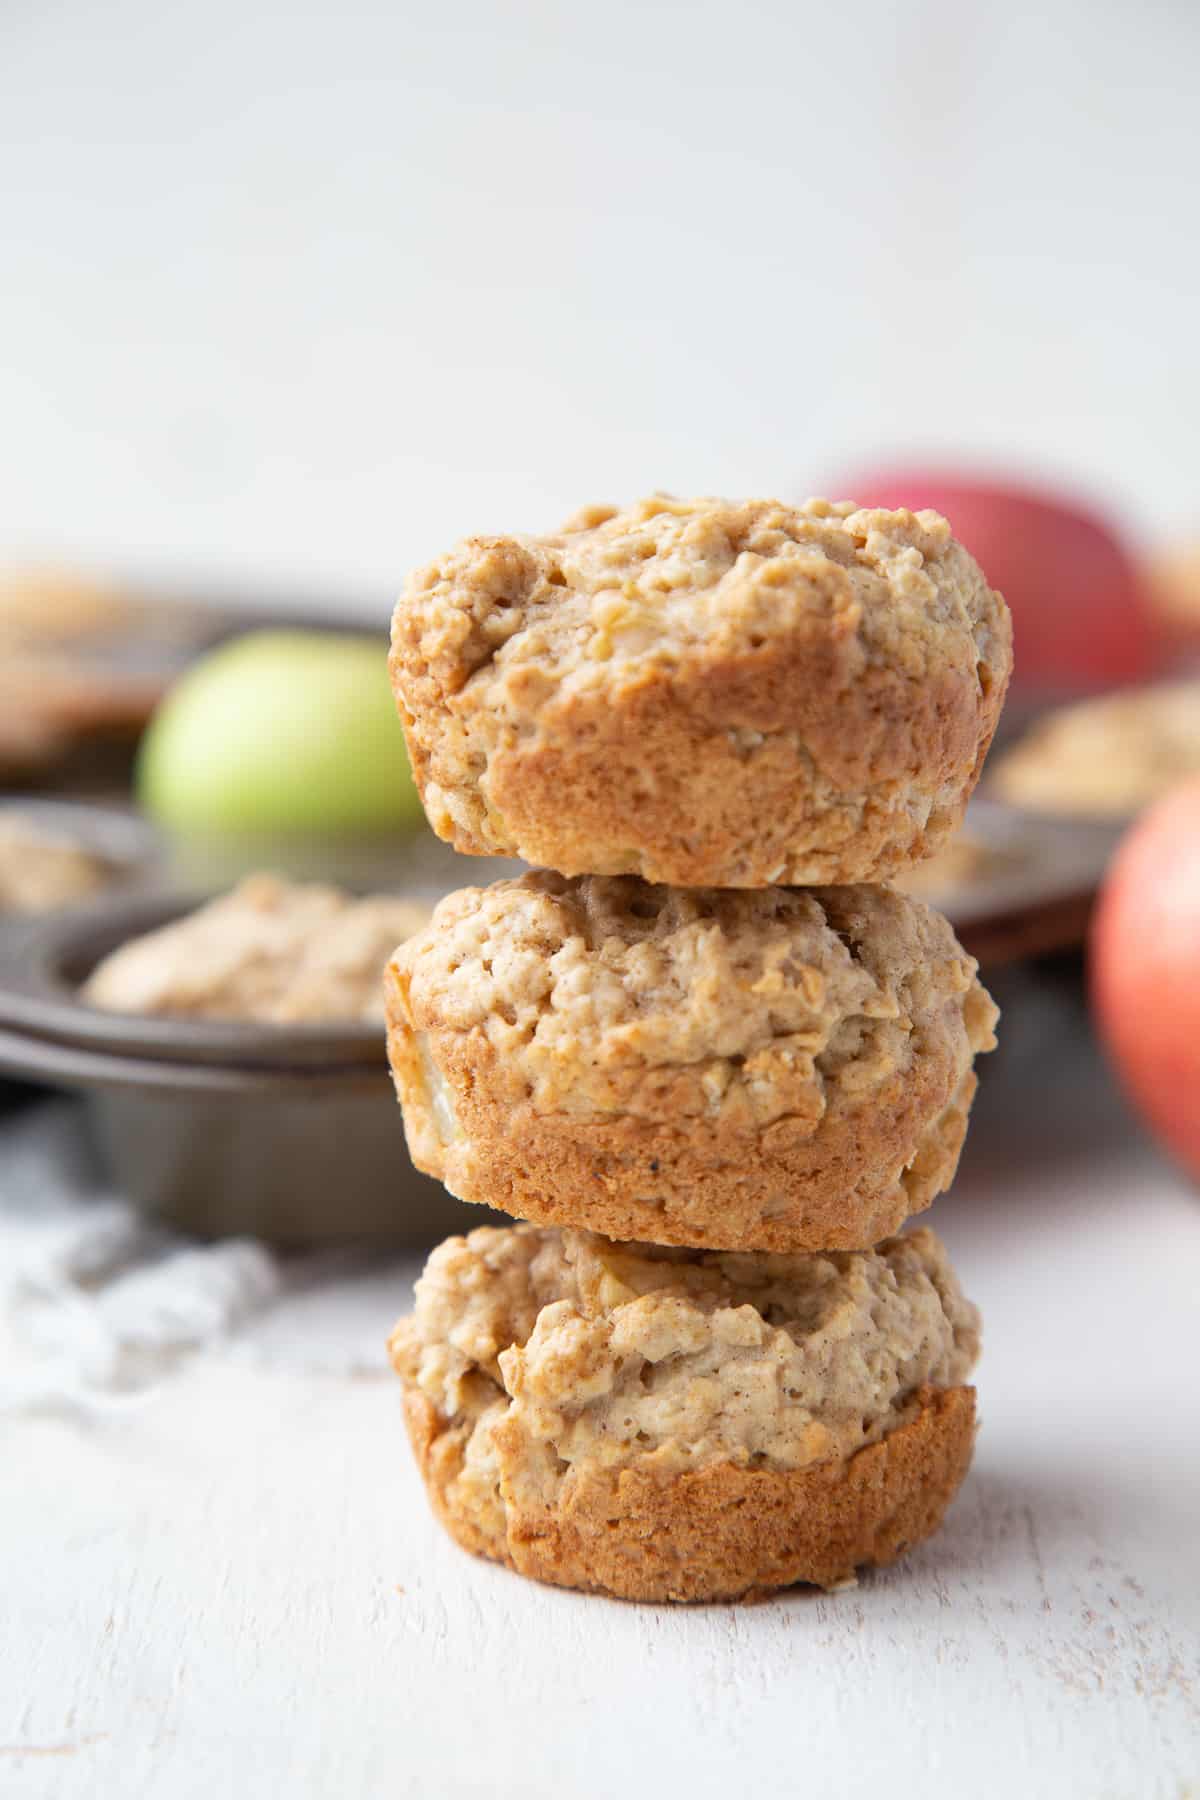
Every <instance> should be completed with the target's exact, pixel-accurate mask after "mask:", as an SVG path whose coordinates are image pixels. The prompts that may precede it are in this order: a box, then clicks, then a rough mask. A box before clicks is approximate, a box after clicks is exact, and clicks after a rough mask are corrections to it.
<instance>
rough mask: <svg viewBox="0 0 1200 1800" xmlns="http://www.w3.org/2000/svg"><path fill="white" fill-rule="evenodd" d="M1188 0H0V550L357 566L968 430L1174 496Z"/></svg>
mask: <svg viewBox="0 0 1200 1800" xmlns="http://www.w3.org/2000/svg"><path fill="white" fill-rule="evenodd" d="M1198 94H1200V8H1198V7H1196V6H1194V5H1191V4H1189V3H1188V0H1139V3H1138V4H1134V3H1133V0H1049V3H1048V4H1045V3H1044V4H1041V5H1038V6H1036V7H1034V6H1030V7H1021V6H1017V7H1010V6H1005V7H984V6H982V5H973V4H970V3H969V0H967V3H964V0H911V3H909V4H906V5H904V6H903V7H901V6H898V5H887V4H882V3H880V0H876V3H873V4H862V5H859V6H857V7H840V8H835V7H825V6H822V7H816V6H811V5H804V4H788V3H787V0H741V4H739V5H733V4H729V3H728V0H726V3H725V4H723V5H717V4H712V3H710V0H688V3H686V4H683V3H680V4H673V3H669V0H668V3H665V4H653V3H651V0H608V3H607V4H605V5H603V6H598V5H591V6H584V5H579V4H575V5H572V4H567V3H565V0H564V3H560V4H553V3H551V0H505V3H504V4H499V3H493V4H488V3H487V0H442V3H441V4H439V5H429V4H421V5H415V4H399V5H393V6H384V5H377V6H373V7H372V6H368V5H366V4H364V3H363V0H348V3H345V4H341V5H334V4H332V3H331V0H330V3H327V4H325V5H322V6H312V5H307V6H306V5H304V4H294V3H292V4H288V5H286V6H283V5H253V4H247V0H207V3H206V4H205V5H203V6H191V7H183V6H165V5H162V4H159V3H158V0H106V4H104V5H96V4H92V3H88V0H58V3H57V4H55V3H54V0H40V3H38V0H4V4H3V5H0V166H2V168H3V172H4V173H3V181H2V183H0V344H2V346H3V350H2V354H0V496H2V499H0V555H3V554H4V553H7V554H8V555H10V556H12V555H15V554H27V553H33V552H36V553H45V552H47V551H51V552H54V551H57V552H59V553H70V554H74V555H76V556H82V557H84V558H86V559H91V560H95V561H98V562H100V563H109V564H113V565H116V566H131V567H134V568H141V569H145V570H153V571H163V570H183V571H186V572H189V573H191V572H199V573H200V574H201V575H202V576H203V577H204V578H205V579H207V578H208V577H209V576H213V577H220V576H227V577H232V578H233V579H234V580H235V581H243V582H248V583H249V584H250V585H251V586H253V585H254V584H260V585H262V586H263V587H264V588H265V589H267V590H272V591H273V590H280V591H282V592H283V593H286V592H288V591H289V590H295V589H299V588H301V587H303V588H304V589H305V590H306V591H310V592H313V593H317V594H323V595H327V596H328V597H330V598H332V599H335V600H336V599H337V597H338V596H344V597H345V599H346V602H347V603H348V604H352V605H358V606H361V607H363V608H366V609H375V608H376V607H378V608H379V609H380V610H381V612H382V611H383V610H384V609H385V608H386V603H387V596H388V594H389V593H390V592H391V590H392V589H393V588H394V587H395V586H396V584H397V582H398V580H399V578H400V576H401V575H402V573H403V571H404V569H405V567H406V566H407V565H408V564H409V563H410V562H412V561H413V560H415V559H419V558H422V557H424V556H426V555H429V554H434V553H436V552H437V551H439V550H441V549H443V548H445V547H446V546H447V544H448V543H449V542H450V541H452V540H453V539H454V538H455V537H457V536H458V535H459V534H461V533H463V532H465V531H469V530H486V529H495V528H501V529H505V528H529V529H535V530H536V529H539V528H541V527H544V526H548V525H551V524H553V523H555V522H557V520H558V518H559V517H561V516H562V515H563V514H564V513H566V512H567V511H570V510H573V509H574V508H575V507H576V506H577V505H578V504H579V503H581V502H582V501H583V500H587V499H598V498H615V499H629V498H632V497H634V496H635V495H636V494H637V493H639V492H641V491H644V490H647V489H649V488H652V487H655V486H667V487H671V488H674V489H676V490H678V491H689V490H691V491H703V490H707V491H714V490H716V491H726V492H751V491H759V490H766V491H773V492H776V493H781V494H784V495H798V494H801V493H804V492H811V491H821V490H827V489H829V488H836V487H837V486H838V485H839V476H842V475H844V473H845V471H846V470H847V469H848V468H853V467H854V466H855V464H856V463H858V462H859V461H860V460H862V459H863V458H866V459H868V460H871V459H873V458H874V457H875V455H876V454H877V453H882V454H885V455H886V454H888V453H889V452H894V451H896V450H901V449H907V450H916V451H929V452H937V453H939V459H940V460H956V459H957V458H958V456H959V455H961V454H965V455H968V456H971V457H974V458H976V459H983V460H984V461H985V462H988V463H990V464H992V465H998V466H1001V467H1006V468H1017V469H1029V470H1031V471H1033V472H1035V473H1037V472H1041V473H1045V474H1048V475H1050V476H1052V477H1054V478H1056V479H1058V480H1063V481H1065V482H1067V483H1068V485H1070V486H1072V487H1078V488H1080V489H1082V490H1084V491H1086V492H1090V493H1093V494H1095V495H1096V496H1098V497H1099V498H1101V499H1105V498H1110V499H1111V500H1113V501H1114V502H1115V503H1116V504H1117V505H1118V506H1120V507H1122V508H1124V509H1126V515H1127V518H1128V520H1129V523H1130V527H1131V529H1133V530H1134V531H1135V532H1139V533H1146V532H1152V531H1155V530H1157V529H1159V528H1160V527H1161V528H1170V529H1186V528H1187V527H1188V526H1189V524H1195V525H1197V526H1200V428H1198V426H1197V419H1198V417H1200V359H1198V357H1197V353H1196V319H1197V298H1198V295H1200V232H1198V231H1197V228H1196V227H1197V185H1198V183H1197V177H1198V175H1200V105H1198V104H1197V96H1198Z"/></svg>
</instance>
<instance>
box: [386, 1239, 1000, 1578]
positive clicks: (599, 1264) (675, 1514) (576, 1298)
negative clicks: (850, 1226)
mask: <svg viewBox="0 0 1200 1800" xmlns="http://www.w3.org/2000/svg"><path fill="white" fill-rule="evenodd" d="M978 1349H979V1318H978V1314H977V1312H976V1310H975V1308H974V1307H973V1306H972V1305H971V1304H970V1302H969V1301H968V1300H966V1299H965V1298H964V1297H963V1294H962V1292H961V1290H960V1288H959V1285H958V1282H957V1280H956V1278H955V1275H954V1272H953V1270H952V1269H951V1268H950V1265H949V1262H948V1260H947V1258H946V1253H945V1251H944V1249H943V1248H942V1245H941V1244H940V1243H939V1241H938V1239H937V1238H936V1237H935V1236H934V1234H933V1233H932V1232H931V1231H928V1230H921V1231H914V1232H913V1233H911V1235H909V1236H906V1237H901V1238H893V1239H891V1240H889V1241H888V1242H886V1243H883V1244H880V1245H879V1247H878V1248H877V1249H875V1250H868V1251H864V1252H858V1253H837V1252H830V1253H823V1254H814V1255H805V1256H776V1255H758V1254H750V1255H748V1254H721V1253H717V1252H704V1251H688V1250H678V1249H664V1248H661V1247H654V1246H650V1245H645V1244H617V1243H612V1242H610V1241H609V1240H608V1239H606V1238H602V1237H597V1236H594V1235H593V1234H591V1233H588V1232H580V1231H558V1230H552V1229H542V1228H538V1227H535V1226H530V1225H518V1226H514V1227H511V1228H509V1229H505V1230H495V1229H491V1228H487V1227H485V1228H483V1229H481V1230H478V1231H473V1232H472V1233H471V1235H470V1236H469V1237H466V1238H462V1237H456V1238H450V1239H448V1240H447V1241H446V1242H445V1243H444V1244H441V1245H439V1247H438V1248H437V1249H436V1250H435V1251H434V1252H433V1254H432V1255H431V1257H430V1258H429V1261H428V1264H427V1265H426V1269H425V1273H424V1275H423V1276H422V1278H421V1280H420V1281H419V1282H418V1284H417V1298H416V1311H415V1313H414V1315H413V1316H412V1317H411V1318H408V1319H405V1320H402V1321H401V1323H400V1324H399V1326H398V1327H397V1328H396V1331H395V1333H394V1334H393V1337H392V1339H391V1343H390V1353H391V1357H392V1361H393V1364H394V1366H395V1368H396V1370H397V1373H398V1374H399V1375H400V1377H401V1379H402V1380H403V1382H404V1387H405V1411H406V1416H407V1421H408V1426H409V1432H410V1436H411V1438H412V1442H413V1447H414V1450H415V1452H416V1456H417V1461H418V1464H419V1466H420V1469H421V1473H422V1476H423V1478H424V1480H425V1482H426V1484H427V1487H428V1490H429V1493H430V1497H431V1500H432V1503H433V1506H434V1508H435V1510H436V1512H437V1513H438V1516H439V1517H440V1519H441V1521H442V1523H443V1524H444V1525H445V1527H446V1529H447V1530H448V1531H449V1532H450V1534H451V1536H452V1537H454V1538H455V1539H456V1541H457V1542H458V1543H460V1544H461V1545H463V1546H464V1547H465V1548H466V1549H468V1550H471V1551H474V1552H475V1553H476V1554H477V1555H480V1556H486V1557H490V1558H492V1559H493V1560H494V1561H497V1562H501V1563H505V1564H507V1565H508V1566H509V1567H511V1568H513V1569H516V1570H518V1571H519V1572H520V1573H522V1574H524V1575H530V1576H534V1577H536V1578H537V1579H539V1580H542V1581H548V1582H553V1583H555V1584H557V1585H559V1586H564V1587H575V1588H584V1589H591V1590H598V1591H602V1592H607V1593H610V1594H615V1595H618V1596H620V1597H621V1598H624V1599H629V1600H714V1599H732V1598H737V1597H739V1596H741V1595H744V1594H746V1593H749V1592H753V1591H755V1590H762V1589H768V1588H774V1587H781V1586H786V1585H788V1584H790V1583H792V1582H797V1581H807V1582H815V1583H817V1584H819V1585H821V1586H825V1587H829V1586H834V1585H837V1584H838V1583H840V1582H843V1581H845V1580H847V1579H850V1578H851V1577H852V1576H853V1574H854V1571H855V1570H856V1569H857V1568H860V1567H862V1566H864V1565H871V1564H881V1563H887V1562H890V1561H892V1560H893V1559H894V1558H895V1557H897V1556H899V1555H900V1554H901V1553H902V1552H903V1551H904V1550H905V1549H906V1548H908V1547H909V1546H910V1545H912V1544H915V1543H918V1542H920V1540H921V1539H922V1538H924V1537H926V1536H928V1535H929V1534H930V1532H932V1531H934V1530H935V1529H936V1528H937V1526H938V1524H939V1523H940V1522H941V1519H942V1516H943V1514H944V1512H945V1510H946V1507H947V1506H948V1504H949V1502H950V1500H951V1499H952V1498H953V1495H954V1493H955V1491H956V1490H957V1488H958V1486H959V1483H960V1482H961V1480H962V1478H963V1475H964V1474H965V1472H966V1469H967V1465H968V1463H969V1461H970V1457H971V1451H972V1446H973V1442H974V1392H973V1389H971V1388H970V1387H968V1386H966V1385H965V1384H966V1382H967V1378H968V1376H969V1375H970V1372H971V1369H972V1367H973V1366H974V1363H975V1361H976V1358H977V1355H978Z"/></svg>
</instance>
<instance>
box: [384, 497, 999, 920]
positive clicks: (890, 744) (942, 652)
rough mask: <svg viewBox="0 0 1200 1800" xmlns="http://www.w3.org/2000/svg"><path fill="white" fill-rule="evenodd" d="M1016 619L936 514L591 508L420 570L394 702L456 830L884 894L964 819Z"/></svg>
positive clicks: (573, 860)
mask: <svg viewBox="0 0 1200 1800" xmlns="http://www.w3.org/2000/svg"><path fill="white" fill-rule="evenodd" d="M1011 664H1012V632H1011V624H1010V620H1009V614H1008V608H1007V607H1006V605H1005V603H1004V601H1003V600H1002V599H1001V597H1000V595H999V594H997V593H994V592H993V591H992V589H991V588H989V586H988V584H987V582H986V580H985V579H984V577H983V575H982V574H981V572H980V570H979V568H978V566H977V565H976V563H975V562H974V561H973V560H972V558H971V557H970V555H969V554H968V553H967V551H966V550H964V549H963V548H962V546H961V545H960V544H958V543H957V542H956V541H955V539H954V538H953V537H952V536H951V533H950V528H949V526H948V525H947V524H946V521H945V520H944V519H942V518H941V517H939V515H938V514H936V513H932V512H922V513H911V512H907V511H898V512H886V511H882V510H879V509H857V508H855V507H854V506H853V505H852V504H850V503H844V504H838V505H833V504H831V503H830V502H828V501H824V500H810V501H808V502H807V503H806V504H804V505H803V506H798V507H793V506H785V505H783V504H781V503H780V502H779V501H775V500H746V501H729V500H717V499H700V500H677V499H672V498H670V497H669V496H664V495H657V496H655V497H654V498H652V499H648V500H643V501H641V502H640V503H639V504H637V505H635V506H633V507H630V508H629V509H628V510H626V511H624V512H618V511H616V510H615V509H612V508H602V507H597V508H592V509H591V510H590V511H588V512H586V513H584V514H582V515H580V517H579V518H578V519H576V520H574V521H572V522H570V523H569V524H568V525H566V526H565V527H564V528H563V529H562V530H561V531H559V532H556V533H553V534H551V535H549V536H546V537H522V536H505V537H478V538H470V539H468V540H467V541H466V542H465V543H463V544H460V545H459V546H458V548H457V549H455V550H453V551H451V552H450V553H449V554H448V555H446V556H443V557H441V558H439V559H438V560H437V561H435V562H432V563H429V564H428V565H427V566H426V567H424V568H422V569H419V570H417V572H416V573H415V574H414V575H413V576H412V577H411V579H410V580H409V582H408V585H407V587H406V589H405V591H404V594H403V596H402V597H401V599H400V601H399V603H398V605H397V607H396V612H395V618H394V622H393V631H392V653H391V670H392V680H393V686H394V690H395V694H396V699H397V703H398V706H399V709H400V713H401V716H402V718H403V721H404V728H405V733H406V736H407V739H408V747H409V753H410V757H411V760H412V765H413V770H414V773H415V775H416V779H417V783H418V786H419V787H420V790H421V795H422V798H423V800H424V804H425V809H426V812H427V813H428V815H429V820H430V823H431V824H432V826H433V829H434V830H435V831H436V832H437V833H438V835H439V836H440V837H443V838H445V839H447V840H448V841H449V842H450V843H452V844H453V845H454V846H455V848H456V849H458V850H462V851H466V852H468V853H470V854H473V855H504V856H519V857H521V858H523V859H524V860H525V861H526V862H530V863H534V864H537V865H540V866H544V867H546V868H551V869H556V870H558V871H560V872H561V873H563V874H566V875H581V874H601V875H621V874H635V875H640V876H642V877H643V878H644V879H646V880H648V881H654V882H666V883H671V884H674V885H677V886H680V887H707V886H712V887H751V888H753V887H767V886H770V885H772V884H775V883H785V884H805V883H834V882H843V883H844V882H859V881H878V880H883V879H886V878H887V877H888V876H889V875H891V874H892V873H894V872H896V871H898V870H901V869H904V868H907V867H909V866H910V865H911V864H912V863H914V862H917V861H919V860H920V859H921V858H922V857H924V856H927V855H930V854H932V853H933V852H934V851H935V850H937V849H938V847H939V846H940V845H941V844H942V843H943V842H944V841H945V840H946V839H947V838H948V837H949V836H950V834H951V833H952V832H953V831H954V829H955V828H956V827H957V825H958V823H959V821H960V819H961V817H962V813H963V810H964V808H965V806H966V802H967V799H968V797H969V795H970V793H971V790H972V789H973V787H974V786H975V783H976V781H977V779H978V777H979V773H980V770H981V768H982V765H983V759H984V757H985V755H986V754H987V750H988V746H989V744H990V743H991V740H992V734H993V732H994V730H995V728H996V722H997V720H998V718H999V715H1000V708H1001V706H1002V704H1003V700H1004V694H1005V690H1006V688H1007V685H1008V678H1009V673H1010V669H1011Z"/></svg>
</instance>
